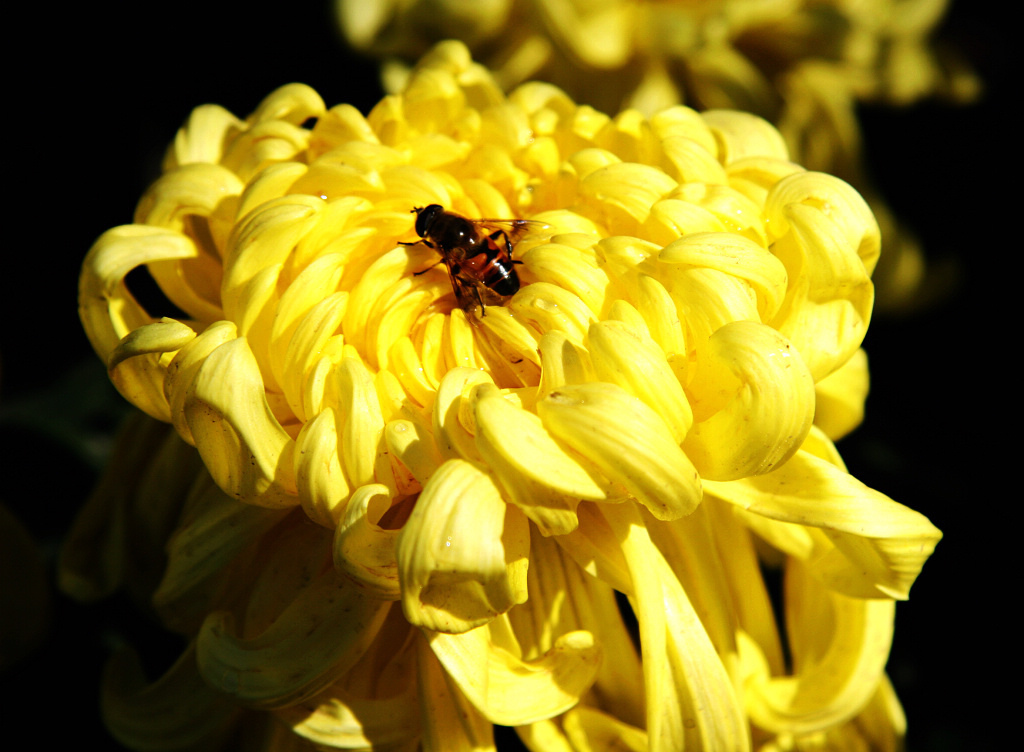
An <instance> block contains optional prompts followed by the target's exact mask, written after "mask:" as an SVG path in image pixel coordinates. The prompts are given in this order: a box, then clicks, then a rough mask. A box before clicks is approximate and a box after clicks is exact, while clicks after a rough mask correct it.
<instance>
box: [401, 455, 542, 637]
mask: <svg viewBox="0 0 1024 752" xmlns="http://www.w3.org/2000/svg"><path fill="white" fill-rule="evenodd" d="M529 538H530V536H529V528H528V523H527V521H526V517H525V516H523V514H522V512H520V511H519V510H518V509H517V508H516V507H513V506H509V505H508V504H506V503H505V501H504V499H502V497H501V492H500V491H499V489H498V486H497V485H496V484H495V481H494V480H493V479H492V478H491V476H490V475H488V474H487V473H486V472H484V471H482V470H480V469H479V468H478V467H477V466H475V465H473V464H471V463H469V462H466V461H465V460H458V459H456V460H449V461H447V462H445V463H444V464H443V465H441V467H440V468H439V469H438V470H437V472H436V473H434V475H433V476H431V478H430V481H429V482H428V483H427V485H426V487H425V488H424V489H423V493H421V494H420V497H419V499H418V500H417V501H416V507H415V509H413V512H412V515H411V516H410V517H409V520H408V521H407V522H406V523H405V527H403V528H402V532H401V534H400V535H399V537H398V541H397V551H398V568H399V577H400V579H401V584H402V607H403V609H404V611H405V614H406V618H408V619H409V621H411V622H412V623H413V624H416V625H419V626H422V627H424V628H426V629H431V630H436V631H440V632H452V633H456V632H466V631H468V630H471V629H474V628H476V627H478V626H480V625H481V624H485V623H487V622H488V621H490V620H491V619H493V618H494V617H495V616H496V615H497V614H500V613H502V612H504V611H507V610H508V609H510V608H511V607H512V606H514V605H515V604H517V603H522V602H523V601H524V600H525V599H526V566H527V554H528V551H529Z"/></svg>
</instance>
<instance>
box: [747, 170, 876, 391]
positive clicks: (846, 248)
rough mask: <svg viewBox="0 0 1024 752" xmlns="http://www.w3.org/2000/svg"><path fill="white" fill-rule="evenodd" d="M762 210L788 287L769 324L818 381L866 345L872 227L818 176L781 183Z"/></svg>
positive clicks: (845, 194)
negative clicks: (794, 348) (785, 273)
mask: <svg viewBox="0 0 1024 752" xmlns="http://www.w3.org/2000/svg"><path fill="white" fill-rule="evenodd" d="M764 211H765V213H766V216H767V219H768V227H769V229H770V231H771V232H772V234H773V236H774V242H773V244H772V252H773V253H774V254H775V255H776V256H778V257H779V259H780V260H781V261H782V263H783V264H785V266H786V271H787V273H788V276H789V281H790V284H789V291H788V294H787V296H786V300H785V302H784V303H783V306H782V308H781V309H780V311H779V313H778V314H777V315H776V317H775V319H773V320H772V321H771V322H768V323H771V324H772V325H773V326H774V327H776V328H777V329H778V330H779V331H780V332H781V333H782V334H784V335H785V336H786V337H787V338H789V340H790V341H791V342H792V343H793V345H794V346H795V347H796V348H797V350H799V351H800V352H801V353H802V354H803V356H804V358H805V359H806V360H807V365H808V368H810V370H811V373H812V374H813V376H814V379H815V381H818V380H820V379H822V378H824V377H825V376H827V375H828V374H829V373H831V372H832V371H834V370H835V369H837V368H839V367H840V366H841V365H842V364H844V363H846V362H847V361H848V360H849V359H850V357H851V356H852V355H853V353H854V352H856V351H857V349H858V348H859V347H860V344H861V342H862V340H863V339H864V333H865V332H866V331H867V326H868V322H869V321H870V319H871V308H872V305H873V303H874V287H873V285H872V284H871V277H870V274H871V270H872V269H873V268H874V264H875V261H876V260H877V258H878V253H879V249H880V245H881V240H880V235H879V230H878V223H877V222H876V221H875V218H874V216H873V215H872V214H871V210H870V209H868V207H867V204H866V203H865V202H864V199H863V198H861V196H860V194H858V193H857V192H856V191H854V190H853V188H851V187H850V186H849V185H847V184H846V183H844V182H843V181H842V180H840V179H839V178H834V177H832V176H830V175H823V174H821V173H810V172H805V173H797V174H794V175H790V176H789V177H786V178H783V179H782V180H780V181H779V182H778V183H776V184H775V185H774V186H773V187H772V189H771V190H770V191H769V193H768V197H767V199H766V203H765V207H764ZM826 250H827V252H826Z"/></svg>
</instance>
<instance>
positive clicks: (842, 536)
mask: <svg viewBox="0 0 1024 752" xmlns="http://www.w3.org/2000/svg"><path fill="white" fill-rule="evenodd" d="M826 442H827V440H826ZM705 488H706V490H707V492H708V493H709V494H711V495H713V496H714V497H715V498H718V499H722V500H724V501H727V502H729V503H730V504H733V505H735V506H737V507H739V508H740V509H743V510H746V512H747V513H750V514H754V515H758V516H762V517H765V518H767V519H768V520H773V521H777V522H783V523H797V524H799V525H802V526H804V527H807V528H818V529H820V533H817V534H816V535H814V536H813V538H812V540H813V542H814V543H813V550H811V551H809V552H807V551H803V552H798V551H794V552H792V553H793V555H798V554H802V555H803V556H802V557H801V558H803V557H804V556H806V557H807V565H808V566H809V567H810V568H811V569H812V571H813V572H814V574H815V575H816V576H817V577H820V578H821V579H822V580H823V581H824V582H825V583H826V584H827V585H828V586H829V587H830V588H831V589H834V590H836V591H837V592H840V593H845V594H846V595H849V596H852V597H858V598H896V599H900V600H902V599H905V598H907V595H908V593H909V590H910V586H911V585H912V584H913V582H914V580H915V579H916V577H917V575H918V573H919V572H920V571H921V567H922V565H923V564H924V562H925V560H926V559H927V558H928V556H929V555H930V554H931V552H932V550H933V549H934V548H935V545H936V544H937V543H938V541H939V539H940V538H941V537H942V533H940V532H939V531H938V530H937V529H936V528H935V526H934V525H932V524H931V523H930V522H929V521H928V519H927V518H926V517H925V516H924V515H922V514H920V513H919V512H915V511H913V510H912V509H909V508H907V507H905V506H903V505H902V504H897V503H896V502H895V501H893V500H892V499H890V498H888V497H887V496H885V495H883V494H881V493H879V492H878V491H874V490H872V489H870V488H868V487H867V486H865V485H864V484H863V483H861V482H860V481H858V480H857V479H856V478H854V477H853V476H851V475H849V474H848V473H847V472H846V471H845V470H844V469H842V468H838V467H836V466H835V465H833V464H832V463H830V462H828V461H826V460H824V459H820V458H819V457H816V456H814V455H812V454H811V453H810V452H807V451H803V450H801V451H799V452H797V453H796V454H795V455H794V456H793V457H792V458H791V459H790V460H789V462H787V463H786V464H785V465H783V466H782V467H780V468H778V469H777V470H775V471H774V472H771V473H768V474H767V475H761V476H757V477H753V478H746V479H744V480H742V481H736V482H732V483H718V482H712V481H708V482H706V483H705ZM785 527H788V526H786V525H784V526H783V528H785ZM767 532H769V531H768V530H764V531H762V534H765V533H767ZM812 532H816V531H812ZM773 538H774V536H773ZM771 540H772V542H773V543H777V544H778V545H781V546H785V545H786V542H785V539H778V540H774V539H771Z"/></svg>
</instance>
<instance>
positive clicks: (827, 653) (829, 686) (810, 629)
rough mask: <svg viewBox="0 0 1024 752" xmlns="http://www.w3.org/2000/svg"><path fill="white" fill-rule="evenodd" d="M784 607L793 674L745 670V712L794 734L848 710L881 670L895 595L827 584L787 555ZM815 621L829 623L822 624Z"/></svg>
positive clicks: (871, 688) (846, 715) (838, 719)
mask: <svg viewBox="0 0 1024 752" xmlns="http://www.w3.org/2000/svg"><path fill="white" fill-rule="evenodd" d="M786 610H787V623H788V624H790V625H791V631H790V634H789V638H790V645H791V646H792V650H793V675H792V676H780V677H768V676H767V675H765V674H763V673H762V674H760V675H754V676H750V677H748V678H747V681H746V682H745V690H746V691H745V696H746V703H747V710H748V712H749V713H750V717H751V720H752V721H753V722H754V723H756V724H757V725H758V726H760V727H761V728H764V729H768V730H770V731H772V732H775V733H797V734H800V733H811V732H815V731H821V730H824V729H827V728H829V727H832V726H835V725H836V724H838V723H842V722H843V721H845V720H848V719H850V718H852V717H853V716H854V715H855V714H856V713H858V712H860V710H861V708H863V707H864V705H865V704H866V703H867V702H868V700H869V699H870V698H871V696H872V695H873V694H874V693H875V689H876V688H877V687H878V684H879V681H880V680H881V679H882V677H883V676H884V674H883V670H884V668H885V662H886V660H887V659H888V657H889V646H890V645H891V644H892V629H893V617H894V615H895V603H894V602H893V601H891V600H870V599H864V598H850V597H847V596H844V595H840V594H839V593H836V592H830V591H828V590H826V589H825V588H823V587H821V585H820V583H818V582H817V580H816V578H815V577H814V576H813V574H812V573H811V571H810V570H809V569H804V567H803V566H802V565H800V564H799V563H794V564H793V565H792V569H791V571H789V572H787V587H786ZM822 624H829V625H831V627H830V629H821V628H820V625H822ZM742 644H743V645H745V646H746V649H748V650H750V649H756V648H754V647H753V645H752V644H751V643H749V642H747V643H742Z"/></svg>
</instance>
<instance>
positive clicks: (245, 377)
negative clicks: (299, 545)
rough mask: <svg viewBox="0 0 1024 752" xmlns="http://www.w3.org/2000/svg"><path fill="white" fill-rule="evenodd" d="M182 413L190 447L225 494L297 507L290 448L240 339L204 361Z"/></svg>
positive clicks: (291, 445) (288, 438) (219, 348)
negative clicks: (200, 458)
mask: <svg viewBox="0 0 1024 752" xmlns="http://www.w3.org/2000/svg"><path fill="white" fill-rule="evenodd" d="M184 412H185V419H186V421H187V422H188V427H189V431H190V432H191V434H192V437H193V438H194V439H195V443H196V448H197V449H198V450H199V453H200V454H201V455H202V457H203V461H204V462H205V463H206V466H207V467H208V468H209V469H210V473H211V474H212V475H213V477H214V479H215V480H216V481H217V485H219V486H220V487H221V488H222V489H224V491H225V493H227V494H229V495H231V496H234V497H235V498H239V499H246V500H247V501H250V502H252V503H255V504H261V505H263V506H290V505H293V504H297V503H298V498H297V496H296V494H297V491H296V488H295V476H294V468H293V459H292V452H293V450H294V446H295V445H294V442H293V441H292V439H291V437H290V436H289V435H288V434H287V433H286V432H285V430H284V429H283V428H281V425H280V423H278V422H277V420H276V419H275V418H274V416H273V414H272V413H271V411H270V407H269V405H268V404H267V398H266V392H265V390H264V386H263V379H262V375H261V372H260V369H259V366H258V365H257V364H256V360H255V358H254V357H253V355H252V352H251V351H250V349H249V347H248V344H247V343H246V341H245V339H244V338H241V337H239V338H237V339H234V340H231V341H229V342H225V343H224V344H223V345H220V346H219V347H218V348H217V349H216V350H214V351H213V352H211V353H210V354H209V355H208V356H207V357H206V359H205V360H204V361H203V364H202V365H201V366H200V367H199V369H198V371H197V372H196V375H195V380H194V381H193V383H192V386H191V388H190V389H189V392H188V394H187V395H186V397H185V402H184Z"/></svg>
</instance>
